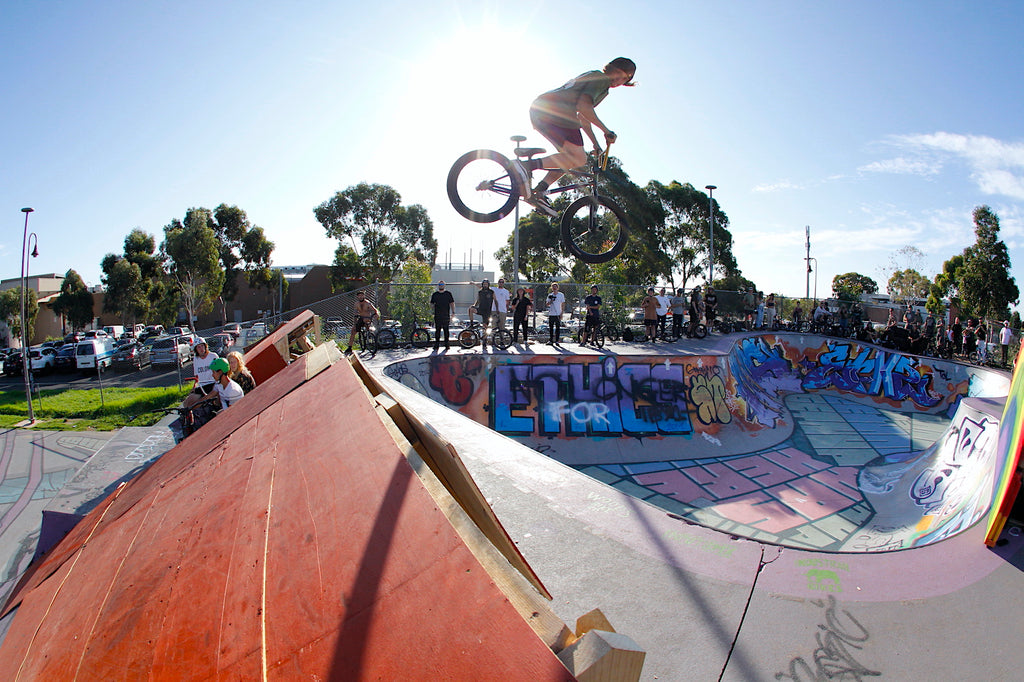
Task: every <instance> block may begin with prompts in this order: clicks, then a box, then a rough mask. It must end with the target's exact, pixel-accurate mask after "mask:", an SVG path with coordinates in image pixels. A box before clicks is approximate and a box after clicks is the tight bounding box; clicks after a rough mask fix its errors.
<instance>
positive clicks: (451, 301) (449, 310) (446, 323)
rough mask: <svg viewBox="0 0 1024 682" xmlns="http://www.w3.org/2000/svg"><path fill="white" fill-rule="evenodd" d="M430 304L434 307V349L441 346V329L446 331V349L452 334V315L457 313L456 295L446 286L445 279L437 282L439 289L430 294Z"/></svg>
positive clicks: (448, 346)
mask: <svg viewBox="0 0 1024 682" xmlns="http://www.w3.org/2000/svg"><path fill="white" fill-rule="evenodd" d="M430 306H431V307H432V308H433V309H434V350H438V349H439V348H440V347H441V331H442V330H443V331H444V349H445V350H448V349H449V348H450V347H451V346H450V345H449V343H450V341H449V339H450V336H451V331H450V327H451V323H452V315H454V314H455V297H454V296H452V292H450V291H448V290H447V289H446V288H445V283H444V280H441V281H440V282H438V283H437V291H435V292H433V293H432V294H430Z"/></svg>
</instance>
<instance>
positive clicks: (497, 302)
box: [494, 287, 512, 313]
mask: <svg viewBox="0 0 1024 682" xmlns="http://www.w3.org/2000/svg"><path fill="white" fill-rule="evenodd" d="M511 295H512V294H511V292H510V291H509V290H508V289H504V288H502V287H498V288H496V289H495V290H494V311H495V312H498V313H507V312H508V299H509V297H510V296H511Z"/></svg>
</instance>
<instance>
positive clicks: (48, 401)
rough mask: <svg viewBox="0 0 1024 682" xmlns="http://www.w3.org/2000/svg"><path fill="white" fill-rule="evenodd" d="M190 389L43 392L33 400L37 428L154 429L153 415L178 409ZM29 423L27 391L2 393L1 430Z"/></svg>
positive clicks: (65, 429) (161, 416)
mask: <svg viewBox="0 0 1024 682" xmlns="http://www.w3.org/2000/svg"><path fill="white" fill-rule="evenodd" d="M188 391H189V389H188V388H182V389H179V388H177V387H168V388H107V389H104V390H103V396H102V399H101V398H100V391H99V389H88V390H80V389H71V390H61V391H40V393H39V395H38V396H35V395H33V396H32V409H33V412H34V413H35V418H36V423H35V425H34V426H33V428H36V429H45V430H50V431H89V430H95V431H113V430H114V429H119V428H121V427H122V426H126V425H128V424H129V423H130V424H131V425H132V426H150V425H151V424H155V423H156V422H157V421H159V420H160V419H161V418H163V416H164V415H163V414H162V413H155V414H154V413H153V410H158V409H162V408H166V407H171V406H173V405H177V404H178V403H180V402H181V401H182V399H183V398H184V397H185V395H187V394H188ZM25 419H28V405H27V404H26V402H25V392H24V391H0V428H10V427H13V426H14V425H15V424H17V423H19V422H21V421H24V420H25Z"/></svg>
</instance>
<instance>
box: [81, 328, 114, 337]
mask: <svg viewBox="0 0 1024 682" xmlns="http://www.w3.org/2000/svg"><path fill="white" fill-rule="evenodd" d="M109 337H110V335H109V334H107V332H105V331H103V330H102V329H90V330H88V331H87V332H85V338H86V339H106V338H109Z"/></svg>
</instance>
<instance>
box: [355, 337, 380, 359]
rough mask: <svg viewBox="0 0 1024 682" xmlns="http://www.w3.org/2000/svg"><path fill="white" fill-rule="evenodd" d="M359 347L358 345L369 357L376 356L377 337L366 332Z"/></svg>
mask: <svg viewBox="0 0 1024 682" xmlns="http://www.w3.org/2000/svg"><path fill="white" fill-rule="evenodd" d="M359 345H360V347H361V348H362V349H363V350H364V351H366V352H367V353H369V354H370V356H371V357H372V356H374V355H376V354H377V335H376V334H373V333H370V332H367V334H366V336H365V337H364V338H363V340H362V342H361V343H360V344H359Z"/></svg>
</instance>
